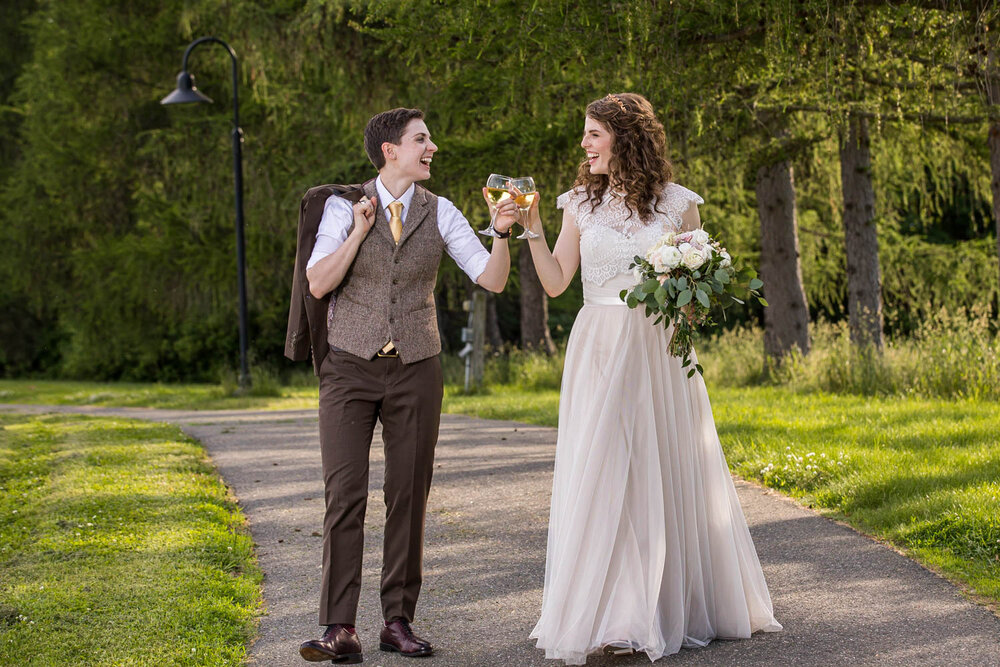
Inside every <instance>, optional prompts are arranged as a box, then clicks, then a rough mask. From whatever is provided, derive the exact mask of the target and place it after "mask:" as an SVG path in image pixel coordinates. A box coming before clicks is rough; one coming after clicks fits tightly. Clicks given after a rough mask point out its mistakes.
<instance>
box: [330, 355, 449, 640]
mask: <svg viewBox="0 0 1000 667" xmlns="http://www.w3.org/2000/svg"><path fill="white" fill-rule="evenodd" d="M319 386H320V392H319V441H320V448H321V449H322V456H323V479H324V483H325V485H326V516H325V518H324V521H323V588H322V592H321V595H320V605H319V622H320V625H331V624H333V623H350V624H353V623H354V622H355V617H356V615H357V609H358V596H359V594H360V591H361V559H362V555H363V552H364V525H365V508H366V507H367V503H368V456H369V452H370V449H371V442H372V434H373V432H374V429H375V420H376V419H378V420H380V421H381V422H382V441H383V444H384V448H385V485H384V486H383V493H384V496H385V505H386V517H385V538H384V544H383V556H382V587H381V598H382V614H383V617H384V618H385V619H386V620H389V619H392V618H397V617H400V618H405V619H406V620H408V621H412V620H413V614H414V611H415V609H416V605H417V596H418V595H419V594H420V584H421V577H422V575H421V570H422V560H423V543H424V510H425V509H426V507H427V494H428V492H429V491H430V486H431V474H432V472H433V468H434V446H435V444H437V437H438V426H439V424H440V421H441V397H442V394H443V385H442V377H441V361H440V359H438V357H436V356H434V357H431V358H429V359H424V360H422V361H418V362H415V363H412V364H404V363H402V362H401V361H400V360H399V359H398V358H375V359H370V360H366V359H361V358H359V357H356V356H354V355H352V354H349V353H347V352H344V351H341V350H335V349H331V350H330V352H329V354H327V356H326V359H325V360H324V361H323V365H322V368H321V369H320V380H319Z"/></svg>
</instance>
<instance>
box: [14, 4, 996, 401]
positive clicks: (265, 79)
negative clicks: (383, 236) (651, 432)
mask: <svg viewBox="0 0 1000 667" xmlns="http://www.w3.org/2000/svg"><path fill="white" fill-rule="evenodd" d="M998 14H1000V10H998V9H997V7H996V6H995V3H992V2H985V1H966V2H949V1H945V0H941V1H935V2H891V3H887V2H867V1H865V0H845V1H843V2H839V1H836V0H826V1H823V2H820V1H818V0H801V1H792V0H780V1H779V0H760V1H757V2H720V1H712V0H706V1H702V2H693V1H689V0H676V1H673V2H654V1H638V0H637V1H632V2H604V1H596V0H593V1H580V2H568V1H557V0H537V1H536V2H514V1H508V0H467V1H464V2H453V3H449V2H440V1H433V0H402V1H399V2H387V1H377V0H368V1H365V0H353V1H347V0H344V1H327V2H320V1H317V0H261V1H256V2H220V1H218V0H186V1H181V0H158V1H157V2H150V1H148V0H147V1H136V2H107V1H100V0H74V1H73V2H55V1H52V0H48V1H45V0H43V1H38V0H8V1H7V2H5V9H4V12H3V13H2V14H0V53H2V56H0V285H3V289H2V290H0V374H2V375H3V376H6V377H23V376H50V377H77V378H88V379H129V380H161V381H173V380H215V379H218V377H219V374H220V373H225V372H231V370H232V369H234V368H235V367H236V365H237V349H238V346H237V328H236V322H237V299H236V267H235V240H234V231H233V200H232V192H233V187H232V172H231V166H230V162H229V159H230V150H231V148H230V145H229V129H230V119H231V115H232V110H231V107H230V106H229V104H228V103H227V102H226V101H227V100H228V99H229V96H230V94H231V92H230V89H229V67H230V64H229V61H228V57H227V56H226V55H225V54H224V53H222V50H221V49H218V48H216V47H210V46H205V47H201V48H200V49H199V50H197V51H196V52H194V54H193V55H192V58H191V62H190V70H191V71H192V72H194V73H195V75H196V77H197V83H198V87H199V89H201V90H202V91H203V92H205V93H206V94H208V95H209V96H211V97H212V98H214V99H215V100H217V103H216V104H214V105H196V106H193V107H192V106H186V107H182V108H178V107H163V106H161V105H160V103H159V100H160V99H161V98H162V97H163V96H164V95H166V94H167V93H168V92H170V90H172V88H173V84H174V78H175V76H176V74H177V72H178V69H179V61H180V56H181V53H182V52H183V48H184V47H185V46H186V45H187V43H188V42H190V41H191V40H193V39H195V38H197V37H201V36H204V35H215V36H218V37H220V38H222V39H225V40H226V41H227V42H229V43H230V44H231V45H233V47H234V48H235V49H236V52H237V54H238V55H239V57H240V71H239V75H240V96H241V106H240V112H241V125H242V127H243V130H244V133H245V143H244V164H245V170H246V173H245V184H246V186H245V187H246V195H245V197H246V199H245V207H246V219H247V226H246V233H247V258H248V267H247V268H248V289H249V305H250V349H251V359H252V364H254V365H255V366H264V367H268V368H271V369H273V370H274V371H275V372H278V373H283V372H286V371H287V370H288V369H290V368H291V367H292V366H291V364H290V362H287V361H286V360H284V359H283V357H282V350H283V343H284V337H285V324H286V319H287V313H288V299H289V292H290V286H291V279H292V264H293V259H294V254H295V229H296V223H297V213H298V204H299V200H300V198H301V196H302V194H303V193H304V192H305V191H306V190H307V189H308V188H309V187H311V186H314V185H317V184H321V183H354V182H360V181H362V180H364V179H366V178H369V177H370V176H371V175H373V169H372V167H371V165H370V164H369V163H368V161H367V158H366V157H365V154H364V151H363V148H362V130H363V127H364V124H365V122H366V121H367V119H368V118H369V117H370V116H371V115H372V114H374V113H377V112H379V111H382V110H384V109H387V108H390V107H395V106H410V107H419V108H422V109H424V110H425V111H426V112H427V123H428V126H429V127H430V129H431V132H432V134H433V135H434V139H435V141H436V143H437V144H438V145H439V147H440V151H439V153H438V155H437V156H436V158H435V162H434V177H433V178H432V179H431V181H430V182H429V183H428V187H430V188H431V189H432V190H433V191H435V192H436V193H438V194H440V195H442V196H445V197H448V198H449V199H451V200H452V201H454V202H455V203H456V204H457V205H458V206H459V208H460V209H462V210H463V211H465V212H466V214H467V216H468V217H469V220H470V222H471V223H472V225H473V227H476V228H481V227H485V226H486V223H487V221H488V220H487V217H488V213H487V209H486V207H485V205H484V203H483V202H482V198H481V195H480V194H479V192H480V188H481V187H482V185H483V184H484V182H485V179H486V176H487V175H488V174H489V173H490V172H501V173H506V174H510V175H515V176H519V175H532V176H534V177H535V180H536V182H537V183H538V184H539V188H540V191H541V192H542V196H543V201H542V207H543V215H544V216H545V217H546V220H547V232H548V236H549V240H550V242H552V241H553V240H554V238H555V234H556V233H557V232H558V228H559V220H560V216H559V214H558V212H557V211H556V210H555V208H554V200H555V196H556V195H558V194H559V193H561V192H563V191H565V190H567V189H569V188H570V187H571V185H572V182H573V179H574V176H575V173H576V168H577V165H578V164H579V162H580V160H581V159H582V156H583V154H582V150H581V149H580V147H579V145H578V143H579V140H580V136H581V134H582V127H583V114H584V109H585V107H586V104H587V103H588V102H589V101H590V100H592V99H594V98H597V97H601V96H603V95H605V94H606V93H608V92H621V91H634V92H640V93H642V94H644V95H645V96H647V97H648V98H649V99H650V100H651V101H652V103H653V105H654V107H655V108H656V109H657V111H658V113H659V116H660V118H661V119H662V120H663V121H664V124H665V126H666V128H667V133H668V146H669V153H670V157H671V159H672V160H673V162H674V165H675V171H676V180H677V181H678V182H679V183H681V184H683V185H685V186H687V187H689V188H691V189H693V190H695V191H696V192H698V193H700V194H701V195H702V196H703V197H704V198H705V200H706V203H705V205H704V206H703V207H702V218H703V220H704V222H705V226H706V228H707V229H708V230H709V231H710V232H712V233H717V234H721V235H722V237H723V239H724V240H725V243H726V245H727V246H728V248H729V249H730V250H731V251H732V252H734V253H735V254H738V255H740V256H742V257H743V258H744V259H745V260H747V261H748V262H750V263H752V264H754V265H759V266H760V267H761V269H762V273H763V278H764V280H765V294H766V296H767V297H768V300H769V301H770V302H771V304H772V306H771V308H769V309H768V310H767V314H766V315H765V314H764V313H763V312H762V311H761V310H760V309H759V308H755V309H751V310H749V311H748V312H747V313H746V314H745V315H743V316H740V317H737V318H735V319H730V321H729V322H728V323H727V326H729V327H739V326H741V325H748V326H752V327H759V326H764V327H766V329H767V332H766V334H765V335H764V336H763V337H761V336H757V337H755V338H753V337H752V338H751V339H752V340H753V341H755V342H754V345H755V346H756V348H755V350H754V354H756V355H758V356H760V357H761V358H762V357H763V355H764V350H763V349H760V341H761V338H763V341H764V344H765V346H766V349H767V351H768V353H769V354H771V355H773V356H774V357H776V358H780V357H782V356H783V355H785V354H787V353H788V352H789V351H794V349H795V348H796V347H797V348H798V349H799V352H801V353H805V352H807V351H808V350H809V347H810V344H811V343H810V340H811V338H810V335H809V331H810V329H811V328H813V327H815V326H816V325H817V323H820V324H822V323H824V322H833V323H844V326H845V327H847V323H848V322H849V323H850V324H849V329H850V333H851V340H852V341H853V343H854V344H855V345H858V346H868V345H874V346H875V347H876V348H879V347H881V346H882V345H883V336H887V337H888V338H889V339H905V338H906V337H908V336H913V335H916V334H918V333H919V331H920V328H921V326H923V324H924V323H925V322H926V321H928V320H934V319H938V318H941V317H943V316H942V313H943V312H947V313H950V314H951V315H949V317H954V316H956V314H958V316H959V317H961V318H966V319H963V320H961V321H963V322H965V321H972V320H975V319H976V318H979V319H978V320H977V321H980V322H984V323H985V324H984V326H985V327H986V328H987V329H988V330H989V336H990V338H991V340H995V323H996V319H997V318H996V313H997V307H998V305H997V299H998V291H1000V289H998V288H1000V272H998V266H997V251H998V245H997V239H996V228H997V224H998V223H997V219H998V215H1000V205H998V204H997V203H996V202H997V201H998V198H1000V175H998V176H994V175H993V174H1000V122H998V120H997V119H998V118H1000V107H998V106H997V105H998V103H1000V77H998V76H997V74H996V71H997V62H996V54H997V53H1000V50H998V42H997V34H998V31H997V28H998V27H1000V26H998V25H997V17H998ZM991 184H993V187H992V189H991ZM523 250H524V247H523V245H521V244H517V243H514V244H512V251H513V255H514V257H513V262H514V267H513V269H512V274H511V280H510V282H509V284H508V288H507V289H506V291H504V292H503V293H502V294H500V295H498V296H496V297H495V298H493V297H491V298H490V300H489V308H488V310H489V313H490V317H489V326H488V333H489V339H490V341H491V343H492V345H493V346H494V347H495V348H498V349H499V348H509V347H510V346H518V347H521V348H535V349H541V350H542V351H546V352H551V351H553V350H554V349H555V345H554V343H558V342H559V341H561V340H563V339H565V337H566V336H567V335H568V332H569V328H570V326H571V323H572V320H573V318H574V317H575V314H576V311H577V310H578V309H579V307H580V305H581V302H582V295H581V289H580V286H579V279H577V281H576V282H574V284H573V285H572V286H571V288H570V289H569V290H568V291H567V292H566V293H565V294H564V295H562V296H560V297H559V298H557V299H552V300H548V299H547V298H546V297H545V295H544V293H542V291H541V290H540V288H539V286H538V284H537V278H535V277H534V275H533V271H532V269H531V266H530V262H528V261H527V256H526V253H523V252H522V251H523ZM472 289H473V286H472V284H471V283H470V281H469V280H468V279H467V278H466V277H465V276H464V274H462V273H461V272H460V271H459V270H458V269H457V267H456V266H455V265H454V263H453V262H450V261H447V260H446V261H445V262H444V263H443V265H442V268H441V273H440V276H439V281H438V287H437V293H436V298H437V302H438V304H439V310H440V312H441V317H440V328H441V331H442V334H443V341H444V344H445V349H446V350H450V351H454V350H456V349H457V348H458V347H460V345H461V343H460V341H459V336H460V333H459V332H460V328H461V327H462V326H463V325H464V324H465V320H466V317H467V315H466V313H465V312H463V310H462V302H463V301H464V300H465V299H467V298H468V295H469V294H470V291H471V290H472ZM845 330H846V329H845Z"/></svg>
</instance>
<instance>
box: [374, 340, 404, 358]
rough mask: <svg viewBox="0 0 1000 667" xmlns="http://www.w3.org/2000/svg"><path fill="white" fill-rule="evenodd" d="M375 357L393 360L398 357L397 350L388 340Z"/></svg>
mask: <svg viewBox="0 0 1000 667" xmlns="http://www.w3.org/2000/svg"><path fill="white" fill-rule="evenodd" d="M375 356H376V357H378V358H381V359H393V358H396V357H398V356H399V350H397V349H396V346H395V345H393V344H392V341H391V340H390V341H389V342H388V343H386V344H385V345H384V346H382V349H381V350H379V351H378V352H376V353H375Z"/></svg>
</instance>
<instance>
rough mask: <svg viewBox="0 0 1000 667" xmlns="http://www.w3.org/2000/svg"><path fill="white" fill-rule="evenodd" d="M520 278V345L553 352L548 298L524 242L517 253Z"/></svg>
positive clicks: (553, 344)
mask: <svg viewBox="0 0 1000 667" xmlns="http://www.w3.org/2000/svg"><path fill="white" fill-rule="evenodd" d="M518 255H519V257H518V269H519V276H520V279H521V347H522V348H523V349H525V350H529V349H532V350H540V351H542V352H544V353H545V354H555V352H556V346H555V343H553V342H552V334H551V333H550V332H549V299H548V295H546V294H545V290H543V289H542V283H540V282H539V281H538V274H537V273H535V264H534V262H532V261H531V252H530V251H529V250H528V248H527V244H524V246H522V247H521V248H520V252H519V253H518Z"/></svg>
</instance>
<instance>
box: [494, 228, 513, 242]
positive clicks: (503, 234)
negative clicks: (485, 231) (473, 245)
mask: <svg viewBox="0 0 1000 667" xmlns="http://www.w3.org/2000/svg"><path fill="white" fill-rule="evenodd" d="M493 231H494V232H495V233H496V238H498V239H509V238H510V234H511V231H510V230H509V229H508V230H507V231H505V232H501V231H500V230H499V229H497V228H495V227H494V228H493Z"/></svg>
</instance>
